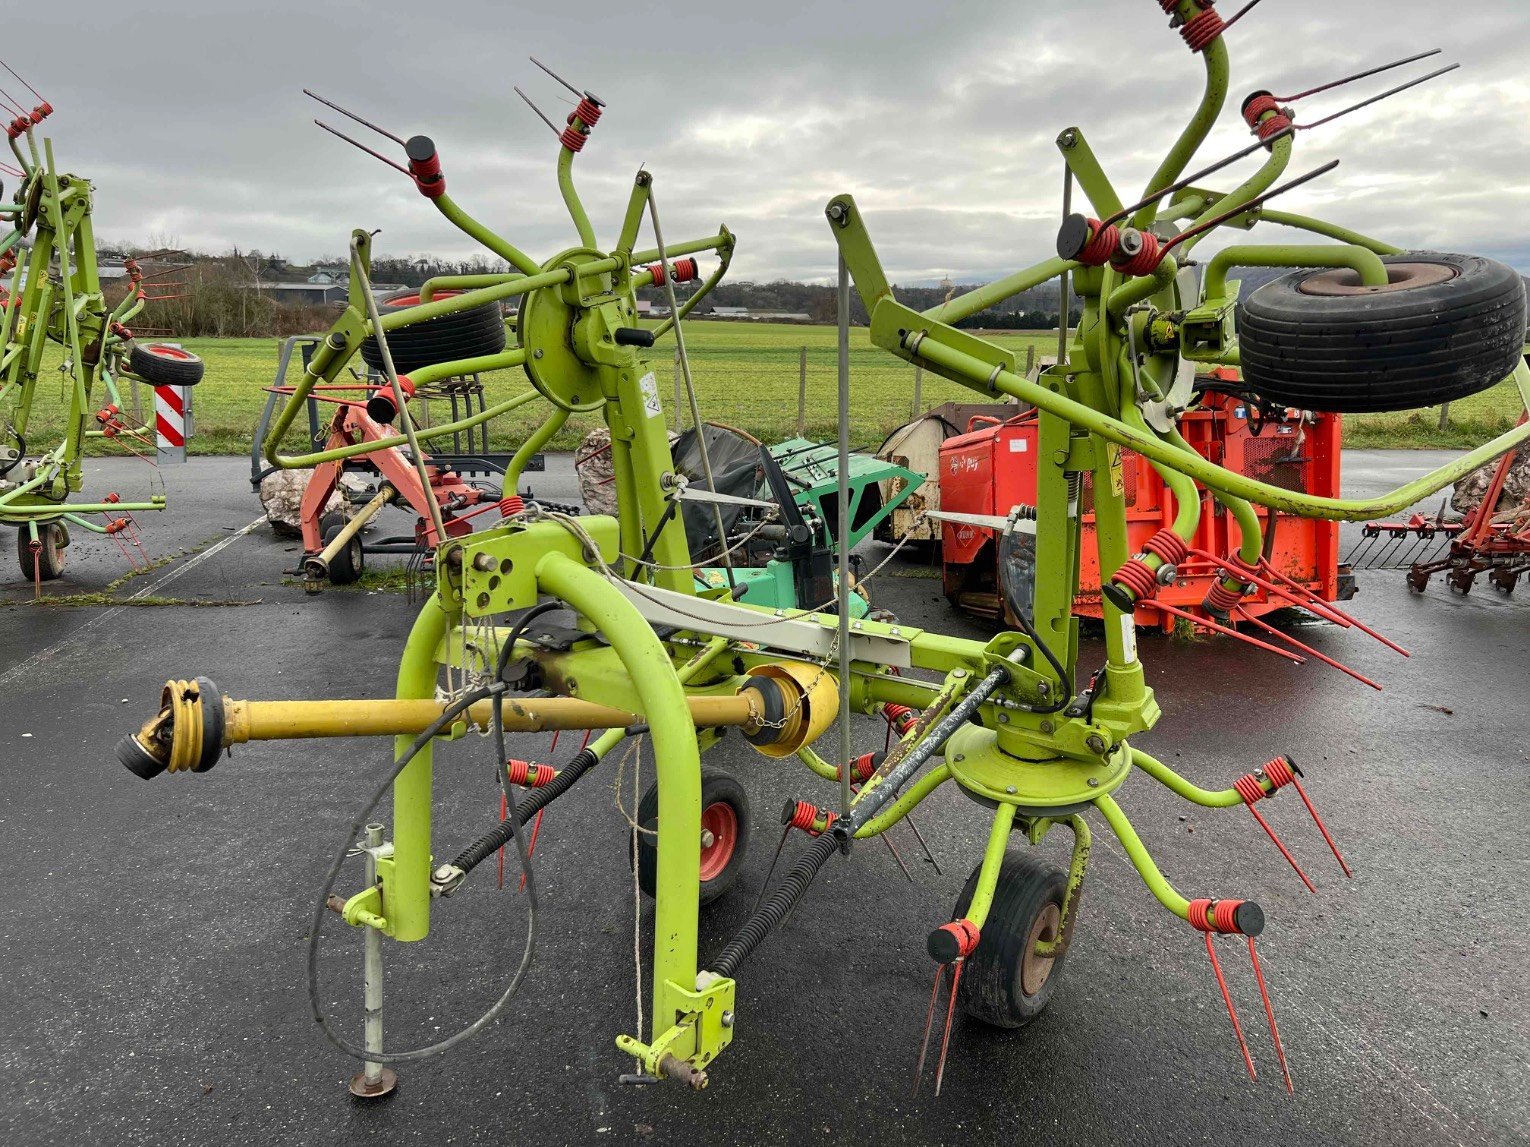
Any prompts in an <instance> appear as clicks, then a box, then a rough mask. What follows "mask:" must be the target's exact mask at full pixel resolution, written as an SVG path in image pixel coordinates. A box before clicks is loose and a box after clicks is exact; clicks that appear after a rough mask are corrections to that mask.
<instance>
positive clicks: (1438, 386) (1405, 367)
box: [1237, 252, 1525, 414]
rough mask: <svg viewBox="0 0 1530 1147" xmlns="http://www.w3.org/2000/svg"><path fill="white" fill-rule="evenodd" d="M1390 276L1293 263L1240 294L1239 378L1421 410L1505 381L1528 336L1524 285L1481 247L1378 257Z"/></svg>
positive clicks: (1360, 409)
mask: <svg viewBox="0 0 1530 1147" xmlns="http://www.w3.org/2000/svg"><path fill="white" fill-rule="evenodd" d="M1382 262H1383V263H1384V264H1386V267H1387V274H1388V276H1389V277H1390V279H1391V282H1390V283H1389V284H1388V285H1387V286H1385V287H1367V286H1363V285H1362V284H1361V282H1360V276H1359V275H1358V274H1357V273H1356V272H1354V271H1351V270H1348V269H1347V268H1341V269H1324V270H1315V271H1314V270H1308V271H1296V272H1294V273H1292V274H1290V275H1284V276H1282V277H1281V278H1279V279H1276V280H1275V281H1274V282H1272V283H1267V284H1266V285H1265V286H1263V287H1260V288H1259V289H1258V290H1257V291H1255V292H1254V293H1253V294H1252V295H1250V296H1249V297H1248V298H1247V299H1245V300H1243V301H1241V302H1240V303H1239V304H1238V319H1237V325H1238V344H1239V347H1240V350H1241V354H1242V362H1243V378H1244V381H1245V383H1247V385H1248V387H1249V389H1250V390H1252V391H1254V392H1255V393H1256V394H1258V395H1259V396H1260V397H1261V398H1263V399H1265V400H1267V401H1269V402H1273V403H1277V404H1283V405H1285V406H1293V407H1299V408H1301V409H1303V410H1332V411H1341V412H1344V413H1350V414H1363V413H1368V412H1372V411H1386V410H1417V409H1419V408H1420V407H1425V406H1437V405H1439V404H1440V403H1442V402H1450V401H1453V400H1455V399H1458V398H1465V397H1466V396H1468V395H1471V394H1476V393H1477V392H1478V391H1482V390H1486V389H1487V388H1488V387H1491V386H1494V385H1496V384H1498V383H1499V382H1502V381H1503V380H1504V379H1505V378H1507V377H1508V376H1509V375H1510V374H1511V373H1513V371H1514V368H1515V366H1516V365H1517V364H1518V363H1519V360H1520V356H1521V355H1522V354H1523V353H1524V341H1525V284H1524V281H1523V280H1522V279H1521V278H1520V276H1519V274H1518V273H1517V272H1516V271H1514V270H1513V269H1511V268H1509V267H1505V266H1504V265H1503V264H1502V263H1496V262H1494V261H1493V260H1491V259H1483V258H1479V257H1478V256H1476V255H1443V254H1438V253H1435V252H1418V253H1410V254H1405V255H1392V256H1388V257H1386V258H1384V259H1382Z"/></svg>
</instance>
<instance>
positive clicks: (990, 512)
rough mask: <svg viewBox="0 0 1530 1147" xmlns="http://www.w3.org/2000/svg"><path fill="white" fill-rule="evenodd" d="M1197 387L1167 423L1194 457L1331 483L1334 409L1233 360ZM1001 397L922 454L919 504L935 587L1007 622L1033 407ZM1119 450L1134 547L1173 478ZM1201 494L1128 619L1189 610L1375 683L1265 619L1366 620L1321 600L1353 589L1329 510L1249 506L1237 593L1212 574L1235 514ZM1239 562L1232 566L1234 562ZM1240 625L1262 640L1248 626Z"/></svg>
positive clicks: (1164, 624)
mask: <svg viewBox="0 0 1530 1147" xmlns="http://www.w3.org/2000/svg"><path fill="white" fill-rule="evenodd" d="M1196 392H1197V396H1198V397H1197V400H1196V402H1195V404H1194V405H1193V406H1192V407H1191V408H1189V409H1187V410H1184V411H1183V412H1181V413H1180V414H1179V416H1178V418H1177V419H1176V425H1177V429H1178V433H1179V434H1180V435H1181V436H1182V437H1183V438H1184V439H1185V441H1186V442H1187V443H1188V444H1189V445H1190V446H1191V447H1193V448H1194V449H1195V451H1196V452H1197V453H1198V454H1200V455H1201V457H1203V458H1205V459H1206V460H1208V461H1210V462H1213V463H1215V464H1217V465H1219V466H1224V467H1226V468H1227V469H1229V470H1232V471H1234V472H1236V473H1240V474H1244V475H1246V476H1248V477H1250V478H1253V479H1255V480H1256V481H1260V482H1266V483H1268V484H1270V485H1272V486H1276V487H1279V488H1281V489H1284V490H1290V491H1292V492H1293V493H1300V494H1310V495H1315V496H1318V497H1337V496H1338V495H1339V452H1340V445H1341V441H1342V420H1341V417H1340V416H1339V415H1337V414H1333V413H1328V412H1321V411H1319V412H1313V411H1300V410H1293V409H1285V408H1278V407H1271V406H1270V405H1268V404H1263V403H1260V402H1259V401H1258V400H1257V399H1255V398H1253V397H1252V396H1250V395H1247V394H1244V393H1243V392H1242V387H1241V380H1240V378H1239V376H1238V373H1237V372H1236V371H1234V370H1232V369H1230V368H1225V367H1223V368H1218V369H1217V370H1215V371H1213V372H1211V373H1209V374H1206V375H1202V376H1201V377H1200V378H1199V379H1197V381H1196ZM1009 409H1012V408H998V409H996V410H994V411H993V412H987V413H985V412H979V413H975V414H971V415H970V416H969V417H968V418H967V422H966V429H965V431H964V432H958V433H954V434H951V436H949V437H945V438H944V441H941V442H940V443H939V447H938V450H939V454H938V460H936V461H935V466H934V468H933V469H934V472H935V473H936V474H937V475H938V481H937V483H936V484H937V486H938V492H937V496H936V498H935V499H930V500H931V501H934V502H935V505H934V506H933V507H930V510H929V514H928V516H929V517H931V518H934V519H936V520H938V521H939V523H940V534H939V537H940V544H941V564H942V576H943V582H944V588H945V593H946V596H947V597H948V598H949V599H950V600H951V602H952V603H953V604H954V605H956V606H957V607H958V608H960V609H963V610H966V611H967V612H969V613H975V614H978V615H980V616H984V617H992V618H996V619H1001V620H1002V621H1003V622H1004V623H1005V624H1007V625H1010V626H1013V625H1015V619H1014V609H1013V606H1012V605H1011V604H1010V603H1011V602H1013V601H1025V600H1029V597H1030V591H1029V586H1030V584H1031V582H1032V579H1033V577H1034V561H1035V556H1034V553H1033V551H1032V550H1031V549H1030V548H1029V547H1028V546H1025V545H1024V544H1016V542H1015V539H1016V537H1017V536H1018V535H1016V534H1015V533H1014V532H1013V531H1010V530H1007V529H1006V526H1007V524H1008V518H1009V514H1010V512H1011V508H1012V507H1016V506H1030V505H1034V504H1035V500H1036V471H1037V453H1038V442H1037V438H1038V425H1039V423H1038V419H1037V415H1036V412H1035V411H1034V410H1025V411H1018V412H1017V413H1015V414H1013V415H1008V411H1009ZM1006 415H1008V416H1006ZM946 421H947V423H949V420H946ZM900 441H904V442H910V445H909V446H905V447H902V448H904V449H908V448H911V445H912V444H911V441H910V440H909V439H908V438H906V437H905V438H903V439H900V436H899V434H895V435H894V436H893V437H892V438H890V439H889V440H888V443H889V446H890V447H891V452H890V453H891V454H893V455H895V454H896V453H897V451H898V449H899V446H898V445H896V444H897V443H898V442H900ZM925 449H926V450H927V451H928V444H926V446H925ZM898 460H900V461H902V459H901V458H899V459H898ZM1121 461H1122V466H1121V474H1122V489H1121V490H1120V491H1119V493H1120V494H1121V495H1122V496H1123V498H1124V500H1125V504H1126V519H1127V528H1128V532H1129V535H1130V536H1129V544H1130V546H1131V548H1132V551H1133V552H1139V551H1142V550H1143V549H1144V548H1145V547H1147V545H1148V544H1149V541H1150V539H1151V538H1152V537H1153V536H1154V535H1155V534H1157V533H1158V532H1159V531H1160V530H1162V529H1165V528H1166V527H1168V526H1169V525H1170V524H1171V523H1172V522H1173V521H1174V519H1175V516H1176V514H1177V505H1176V502H1175V499H1174V494H1173V491H1172V490H1170V489H1169V488H1168V487H1167V486H1166V485H1165V483H1164V480H1163V478H1162V477H1161V476H1160V475H1159V473H1158V472H1157V471H1156V470H1155V469H1154V468H1153V466H1152V465H1151V464H1150V463H1149V462H1148V460H1147V459H1146V458H1143V457H1142V456H1141V455H1138V454H1135V453H1133V452H1131V451H1123V452H1122V459H1121ZM908 464H909V465H914V461H913V460H912V459H910V460H909V461H908ZM1199 494H1200V499H1201V509H1202V513H1201V515H1200V520H1199V526H1198V528H1197V531H1196V535H1195V538H1194V539H1193V544H1192V545H1191V546H1190V547H1189V551H1188V553H1187V555H1186V556H1185V557H1184V559H1183V560H1181V561H1179V562H1177V563H1176V564H1175V565H1174V577H1173V578H1172V580H1169V581H1167V582H1166V583H1165V584H1163V585H1162V586H1160V587H1159V589H1158V592H1157V594H1156V595H1155V596H1153V597H1149V598H1144V599H1142V600H1140V601H1138V602H1137V603H1136V607H1135V610H1134V617H1135V620H1136V623H1137V625H1139V626H1144V627H1158V628H1162V629H1163V630H1164V631H1165V632H1171V631H1173V629H1174V627H1175V626H1176V625H1177V624H1190V625H1194V626H1196V627H1199V628H1202V629H1208V630H1211V631H1214V632H1217V633H1221V634H1224V635H1228V636H1234V637H1237V638H1238V639H1240V640H1243V641H1245V642H1248V643H1250V644H1253V645H1256V646H1259V647H1261V648H1263V649H1265V650H1266V651H1268V652H1273V653H1277V654H1279V655H1280V656H1282V657H1286V658H1288V659H1291V660H1302V659H1304V658H1306V657H1316V658H1318V659H1319V660H1322V661H1325V662H1328V663H1329V664H1334V666H1335V668H1339V669H1341V670H1342V671H1344V672H1346V673H1350V675H1351V676H1355V677H1357V678H1359V679H1360V680H1362V681H1365V683H1366V684H1374V683H1373V682H1371V681H1369V680H1368V679H1366V678H1360V677H1359V675H1358V674H1355V673H1353V672H1351V671H1350V670H1349V669H1347V668H1345V667H1344V666H1342V665H1337V664H1336V663H1334V662H1332V661H1331V659H1329V658H1328V657H1326V656H1325V655H1323V654H1321V653H1319V652H1318V651H1317V650H1315V649H1312V648H1311V647H1310V646H1307V645H1304V644H1303V643H1301V642H1298V641H1296V640H1295V639H1294V638H1292V637H1290V636H1289V635H1288V634H1286V633H1284V632H1283V631H1281V630H1278V629H1276V628H1275V627H1274V626H1272V625H1270V624H1269V622H1268V621H1266V620H1264V619H1265V618H1266V616H1267V615H1269V614H1271V613H1275V612H1277V611H1279V610H1286V609H1293V608H1296V609H1301V610H1304V611H1306V612H1308V613H1309V614H1311V615H1314V616H1317V617H1319V618H1322V619H1323V620H1325V621H1329V622H1333V623H1335V624H1338V625H1341V626H1343V627H1345V628H1359V629H1361V630H1362V631H1364V632H1367V633H1370V632H1371V631H1370V630H1368V629H1366V628H1365V627H1364V626H1362V625H1360V624H1359V623H1358V622H1356V621H1355V620H1354V619H1353V618H1350V617H1349V616H1348V615H1346V614H1344V613H1342V612H1341V611H1340V610H1338V609H1336V608H1334V607H1333V605H1332V603H1334V602H1338V601H1347V600H1349V599H1350V598H1352V597H1354V596H1355V594H1356V592H1357V587H1356V584H1355V578H1354V574H1353V571H1352V569H1351V567H1350V566H1349V565H1348V564H1346V563H1344V562H1341V561H1340V554H1339V527H1338V523H1336V522H1328V521H1321V520H1318V519H1312V518H1298V517H1295V516H1292V515H1280V514H1278V513H1276V512H1274V511H1271V510H1268V509H1265V508H1263V507H1261V508H1259V509H1258V511H1257V512H1258V516H1259V520H1260V524H1261V527H1262V529H1263V537H1264V554H1263V557H1264V564H1263V568H1262V569H1261V570H1260V571H1256V572H1258V574H1259V576H1258V577H1257V578H1251V579H1250V581H1249V583H1248V584H1249V585H1250V589H1249V592H1248V593H1247V594H1246V595H1245V596H1244V597H1243V599H1242V600H1241V601H1240V602H1238V603H1236V604H1231V603H1224V602H1222V601H1221V600H1220V599H1219V595H1218V594H1217V592H1216V587H1217V584H1218V583H1219V582H1220V581H1221V580H1222V579H1224V578H1225V577H1227V576H1228V573H1229V572H1230V571H1229V569H1228V562H1227V559H1226V558H1225V557H1219V556H1217V555H1226V554H1228V553H1229V552H1232V551H1233V550H1235V549H1236V548H1237V540H1238V537H1239V533H1238V525H1237V523H1236V522H1235V521H1233V520H1232V519H1231V518H1230V516H1229V515H1228V513H1227V512H1226V510H1225V509H1223V508H1222V507H1221V506H1220V505H1219V504H1218V503H1217V502H1215V501H1214V500H1213V499H1212V498H1211V497H1210V496H1209V495H1208V494H1206V492H1205V491H1204V490H1202V491H1199ZM1078 496H1079V502H1080V509H1081V511H1082V521H1083V534H1084V538H1085V543H1084V545H1083V546H1082V547H1081V550H1080V555H1079V562H1080V571H1079V592H1078V596H1077V597H1076V598H1075V600H1074V612H1075V613H1076V614H1077V615H1078V616H1080V617H1089V618H1094V619H1096V620H1100V619H1102V618H1103V617H1104V608H1103V602H1102V599H1103V594H1102V591H1101V588H1100V581H1101V579H1100V570H1099V558H1098V554H1097V549H1096V546H1095V544H1094V514H1093V506H1094V491H1093V486H1092V481H1091V479H1090V478H1089V477H1088V476H1085V477H1084V479H1083V481H1082V482H1081V483H1080V488H1079V491H1078ZM1238 572H1239V573H1240V576H1243V571H1238ZM1249 630H1253V631H1257V632H1258V633H1260V634H1262V635H1263V636H1264V637H1267V638H1269V639H1271V641H1273V642H1274V644H1271V643H1270V642H1267V641H1263V640H1258V639H1256V638H1255V637H1253V636H1252V635H1251V634H1250V633H1249V632H1247V631H1249ZM1372 636H1376V637H1377V638H1378V640H1382V641H1383V642H1384V643H1385V644H1388V645H1390V644H1391V643H1390V642H1386V641H1385V639H1384V638H1380V637H1379V635H1376V634H1374V633H1372ZM1394 648H1395V647H1394Z"/></svg>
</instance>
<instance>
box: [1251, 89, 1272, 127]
mask: <svg viewBox="0 0 1530 1147" xmlns="http://www.w3.org/2000/svg"><path fill="white" fill-rule="evenodd" d="M1278 111H1280V103H1279V101H1277V100H1276V99H1275V97H1274V96H1272V95H1270V93H1269V92H1255V93H1254V94H1253V95H1251V96H1250V97H1249V98H1248V103H1246V104H1244V105H1243V119H1244V121H1245V122H1246V123H1247V124H1248V126H1249V127H1250V128H1257V127H1258V126H1259V121H1260V120H1261V119H1263V118H1264V115H1265V113H1266V112H1278Z"/></svg>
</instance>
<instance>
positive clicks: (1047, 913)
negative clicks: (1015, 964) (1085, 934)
mask: <svg viewBox="0 0 1530 1147" xmlns="http://www.w3.org/2000/svg"><path fill="white" fill-rule="evenodd" d="M1061 923H1062V909H1060V908H1058V906H1057V905H1056V904H1054V903H1052V902H1051V901H1048V902H1047V905H1046V907H1044V908H1043V909H1042V910H1041V911H1040V912H1038V913H1036V919H1034V920H1032V921H1031V931H1030V935H1028V936H1027V937H1026V938H1025V958H1024V959H1023V960H1022V961H1021V963H1020V990H1021V991H1023V992H1024V993H1025V994H1026V995H1027V996H1034V995H1036V994H1037V993H1038V992H1040V991H1041V989H1042V988H1044V987H1045V986H1046V982H1047V979H1048V977H1050V976H1051V975H1052V967H1053V965H1055V964H1056V963H1057V960H1056V958H1055V957H1054V958H1053V959H1050V960H1049V959H1046V958H1044V957H1042V956H1038V955H1037V954H1036V945H1037V944H1051V943H1055V942H1056V940H1057V934H1058V933H1057V926H1058V925H1059V924H1061Z"/></svg>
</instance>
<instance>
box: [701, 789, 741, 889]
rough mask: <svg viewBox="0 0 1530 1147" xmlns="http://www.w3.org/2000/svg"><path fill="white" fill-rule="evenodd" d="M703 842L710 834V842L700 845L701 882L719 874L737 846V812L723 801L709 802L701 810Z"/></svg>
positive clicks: (712, 878) (725, 866)
mask: <svg viewBox="0 0 1530 1147" xmlns="http://www.w3.org/2000/svg"><path fill="white" fill-rule="evenodd" d="M701 832H702V840H703V842H704V841H705V840H706V839H707V835H706V834H708V833H710V834H711V841H712V843H711V844H706V843H703V844H702V846H701V879H702V881H703V882H706V881H708V880H715V879H717V877H719V876H721V875H722V873H723V870H724V869H726V868H727V867H728V863H729V861H731V860H732V859H733V853H734V851H735V850H736V849H737V848H738V813H737V812H735V811H734V809H733V806H732V805H730V804H726V803H724V802H723V801H718V802H717V803H716V804H709V805H707V807H706V808H704V809H702V810H701Z"/></svg>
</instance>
